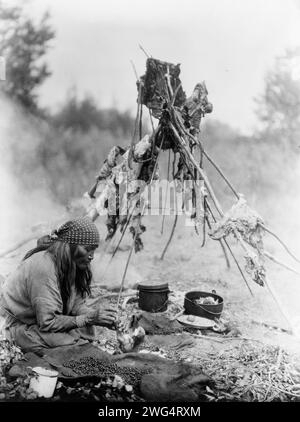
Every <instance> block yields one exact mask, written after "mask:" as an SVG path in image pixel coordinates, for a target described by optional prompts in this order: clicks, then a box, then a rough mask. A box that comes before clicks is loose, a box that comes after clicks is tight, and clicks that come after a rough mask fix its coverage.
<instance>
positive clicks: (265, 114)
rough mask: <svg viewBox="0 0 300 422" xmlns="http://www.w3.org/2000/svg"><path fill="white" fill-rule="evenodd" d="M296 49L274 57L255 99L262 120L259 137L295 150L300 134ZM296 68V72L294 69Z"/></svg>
mask: <svg viewBox="0 0 300 422" xmlns="http://www.w3.org/2000/svg"><path fill="white" fill-rule="evenodd" d="M299 63H300V49H296V50H288V51H286V53H285V55H284V56H282V57H279V58H277V59H276V62H275V66H274V69H273V70H271V71H270V72H269V73H268V74H267V76H266V79H265V89H264V93H263V95H262V96H261V98H259V99H258V100H257V103H258V110H257V114H258V117H259V119H260V121H261V123H262V130H261V132H260V137H263V138H264V139H265V140H266V141H268V142H279V143H282V145H284V146H285V147H287V148H290V149H293V150H295V151H298V152H299V151H300V149H299V135H300V72H299ZM297 69H298V72H297V71H296V70H297Z"/></svg>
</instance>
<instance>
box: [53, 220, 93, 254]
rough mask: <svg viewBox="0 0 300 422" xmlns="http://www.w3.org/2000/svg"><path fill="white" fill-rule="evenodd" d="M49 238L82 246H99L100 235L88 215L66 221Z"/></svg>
mask: <svg viewBox="0 0 300 422" xmlns="http://www.w3.org/2000/svg"><path fill="white" fill-rule="evenodd" d="M51 240H52V241H55V240H61V241H62V242H65V243H70V244H73V245H83V246H94V247H97V246H99V243H100V236H99V232H98V229H97V227H96V225H95V224H94V223H93V221H92V220H91V218H89V217H79V218H75V219H74V220H71V221H67V222H66V223H64V224H63V225H62V226H61V227H59V228H58V229H57V230H55V231H54V232H53V233H52V235H51Z"/></svg>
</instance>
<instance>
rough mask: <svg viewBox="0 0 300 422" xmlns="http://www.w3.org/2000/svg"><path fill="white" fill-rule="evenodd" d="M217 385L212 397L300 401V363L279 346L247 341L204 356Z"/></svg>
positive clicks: (210, 391)
mask: <svg viewBox="0 0 300 422" xmlns="http://www.w3.org/2000/svg"><path fill="white" fill-rule="evenodd" d="M201 365H202V367H203V369H205V371H206V373H207V374H208V375H211V376H212V378H213V380H214V382H215V386H214V388H212V389H211V388H208V387H207V394H206V397H207V398H208V400H210V401H229V402H233V401H246V402H253V401H254V402H275V401H284V402H285V401H300V367H299V366H298V365H299V363H296V362H295V361H294V359H292V357H291V356H290V355H288V354H287V353H286V352H285V351H284V350H283V349H281V348H280V347H278V346H265V345H264V346H259V345H255V344H254V343H249V342H247V343H246V342H245V343H242V345H241V346H240V347H239V348H238V349H230V350H226V351H222V352H221V353H218V354H212V355H208V356H207V358H206V359H205V358H202V359H201Z"/></svg>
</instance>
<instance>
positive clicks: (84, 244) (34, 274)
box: [0, 217, 116, 352]
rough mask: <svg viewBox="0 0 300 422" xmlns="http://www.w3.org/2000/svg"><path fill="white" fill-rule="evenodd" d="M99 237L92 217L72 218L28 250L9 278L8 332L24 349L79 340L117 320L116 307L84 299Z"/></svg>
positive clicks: (4, 306) (4, 300) (4, 310)
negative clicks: (94, 305)
mask: <svg viewBox="0 0 300 422" xmlns="http://www.w3.org/2000/svg"><path fill="white" fill-rule="evenodd" d="M99 241H100V238H99V232H98V230H97V227H96V225H95V224H94V223H93V222H92V220H91V219H90V218H89V217H80V218H77V219H74V220H72V221H68V222H67V223H65V224H64V225H62V226H61V227H60V228H59V229H58V230H56V231H55V232H54V233H53V235H52V236H50V238H49V239H48V241H47V242H46V243H42V244H39V245H38V246H37V247H36V248H35V249H32V250H31V251H29V252H28V253H27V254H26V256H25V258H24V260H23V261H22V262H21V264H20V265H19V267H18V268H17V270H16V271H15V272H14V273H13V274H11V275H10V276H9V278H8V279H7V280H6V282H5V283H4V286H3V290H2V297H1V301H0V304H1V308H0V311H1V314H2V315H3V316H5V321H6V325H5V334H6V337H7V338H8V339H9V340H12V341H14V342H15V343H16V344H17V345H18V346H19V347H21V348H22V349H23V351H24V352H28V351H33V352H34V351H39V350H41V349H44V348H51V347H58V346H66V345H72V344H74V345H76V344H77V345H78V344H81V343H83V342H85V341H86V340H92V339H93V337H94V327H93V325H103V326H106V327H111V326H113V324H114V322H115V316H116V313H115V310H114V309H112V308H107V307H106V308H105V309H100V310H91V309H90V308H89V307H87V306H86V305H85V299H86V298H87V296H89V294H90V285H91V280H92V273H91V269H90V262H91V260H92V259H93V256H94V251H95V249H96V248H97V247H98V246H99ZM84 340H85V341H84Z"/></svg>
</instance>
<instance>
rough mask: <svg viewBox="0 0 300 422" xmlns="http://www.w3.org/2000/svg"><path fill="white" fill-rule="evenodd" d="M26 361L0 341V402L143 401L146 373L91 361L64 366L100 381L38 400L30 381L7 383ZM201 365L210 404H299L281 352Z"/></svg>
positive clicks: (266, 349) (297, 377) (211, 357)
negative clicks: (141, 388) (210, 383)
mask: <svg viewBox="0 0 300 422" xmlns="http://www.w3.org/2000/svg"><path fill="white" fill-rule="evenodd" d="M22 358H23V354H22V352H21V351H20V349H19V348H18V347H16V346H15V345H13V344H12V343H10V342H9V341H7V340H0V401H26V400H32V401H33V400H34V401H106V402H126V401H127V402H135V401H139V402H141V401H144V400H143V398H142V397H140V396H139V389H138V384H139V380H140V378H141V376H142V375H143V374H144V373H142V372H140V371H137V370H136V369H135V368H133V369H131V370H129V369H128V368H120V367H118V366H117V365H116V364H113V363H110V364H109V365H108V364H107V363H105V364H104V363H103V362H102V361H100V360H97V359H95V358H92V357H88V358H81V359H79V360H78V361H74V360H71V361H68V362H65V363H64V366H65V367H68V368H72V369H73V370H74V372H76V373H78V375H80V376H83V377H84V375H85V374H88V372H89V366H90V365H92V366H93V368H94V367H95V365H96V366H97V367H98V368H99V375H100V374H101V375H102V376H101V377H95V378H89V379H87V378H86V379H85V378H82V379H80V380H78V379H77V380H76V379H75V380H74V379H73V380H71V379H70V380H65V379H64V380H62V381H59V382H58V383H57V386H56V390H55V393H54V396H53V397H52V398H51V399H44V398H38V397H37V394H36V393H35V392H34V391H33V390H31V389H30V388H29V383H30V376H26V377H20V378H17V379H12V380H10V379H9V377H7V373H8V371H9V369H10V368H11V367H12V366H13V365H14V364H15V363H16V362H17V361H18V360H20V359H22ZM200 364H201V366H202V369H203V370H204V371H205V372H206V373H207V374H208V375H210V376H211V377H212V379H213V381H214V385H213V386H211V387H206V394H205V396H206V398H207V399H208V400H209V401H212V402H215V401H228V402H232V401H246V402H252V401H255V402H263V401H266V402H274V401H300V367H299V363H298V362H295V361H294V360H293V359H292V357H291V356H290V355H288V354H287V353H286V352H285V351H284V350H283V349H281V348H280V347H275V346H265V345H264V346H262V345H256V344H254V343H249V342H243V343H242V344H241V346H240V347H239V348H235V349H232V348H231V349H229V350H224V351H222V352H220V353H218V354H216V353H214V354H208V355H207V356H206V358H204V357H203V356H202V357H201V362H200Z"/></svg>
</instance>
